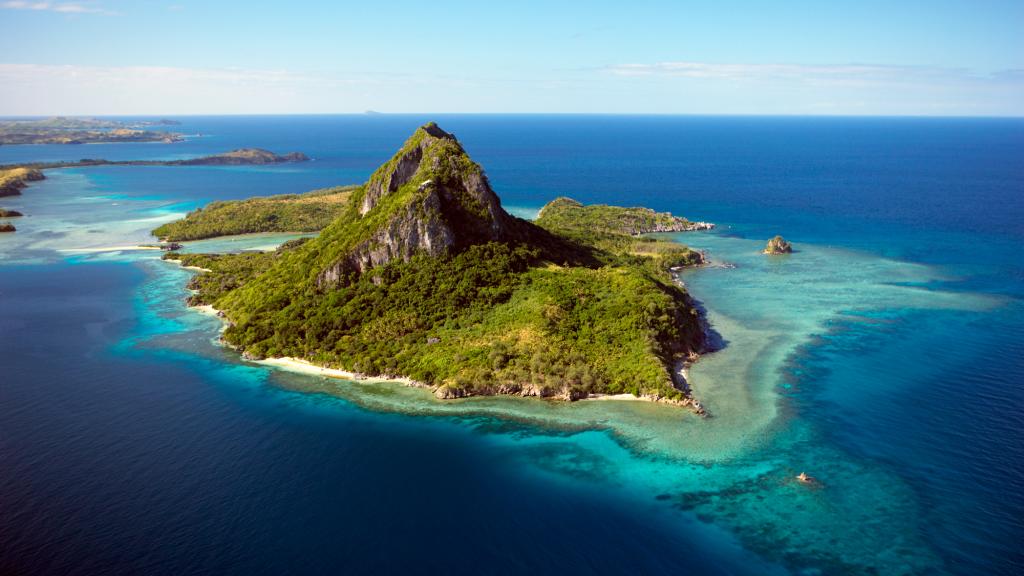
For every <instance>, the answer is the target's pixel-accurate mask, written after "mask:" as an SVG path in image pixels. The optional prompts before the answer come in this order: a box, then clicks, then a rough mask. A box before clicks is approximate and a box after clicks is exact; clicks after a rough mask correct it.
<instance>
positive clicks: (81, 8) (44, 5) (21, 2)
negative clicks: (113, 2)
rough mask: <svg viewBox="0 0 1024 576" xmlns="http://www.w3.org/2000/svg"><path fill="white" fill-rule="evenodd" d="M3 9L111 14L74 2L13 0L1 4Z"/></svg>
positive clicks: (90, 5) (89, 5)
mask: <svg viewBox="0 0 1024 576" xmlns="http://www.w3.org/2000/svg"><path fill="white" fill-rule="evenodd" d="M0 6H2V7H3V8H7V9H10V10H36V11H45V12H58V13H61V14H110V13H111V12H108V11H107V10H104V9H102V8H99V7H97V6H94V5H92V4H81V3H74V2H27V1H25V0H12V1H9V2H4V3H3V4H0Z"/></svg>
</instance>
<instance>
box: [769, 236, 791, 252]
mask: <svg viewBox="0 0 1024 576" xmlns="http://www.w3.org/2000/svg"><path fill="white" fill-rule="evenodd" d="M791 252H793V245H792V244H790V243H789V242H786V240H785V239H784V238H783V237H782V236H776V237H774V238H772V239H771V240H769V241H768V244H767V245H766V246H765V247H764V253H765V254H768V255H778V254H789V253H791Z"/></svg>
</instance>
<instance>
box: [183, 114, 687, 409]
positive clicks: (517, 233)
mask: <svg viewBox="0 0 1024 576" xmlns="http://www.w3.org/2000/svg"><path fill="white" fill-rule="evenodd" d="M593 208H594V207H585V206H583V205H582V204H580V203H578V202H575V201H572V200H568V199H558V200H556V201H554V202H552V203H550V204H548V205H547V206H546V207H545V208H544V210H542V212H541V214H540V217H539V218H538V219H537V221H536V222H535V223H534V222H528V221H525V220H522V219H519V218H516V217H513V216H511V215H510V214H508V213H507V212H506V211H505V210H504V209H503V208H502V206H501V203H500V200H499V198H498V196H497V195H496V194H495V193H494V191H493V190H492V189H491V186H490V183H489V181H488V179H487V177H486V175H485V174H484V171H483V169H482V168H481V167H480V166H479V165H478V164H476V163H475V162H474V161H472V160H471V159H470V157H469V156H468V154H467V153H466V152H465V150H464V149H463V148H462V146H461V145H460V144H459V142H458V141H457V140H456V138H455V137H454V136H453V135H451V134H449V133H447V132H445V131H444V130H442V129H441V128H440V127H438V126H437V125H436V124H434V123H429V124H426V125H424V126H422V127H421V128H419V129H417V130H416V131H415V133H414V134H413V135H412V136H411V137H410V138H409V139H408V140H407V141H406V142H405V144H404V145H403V146H402V147H401V149H400V150H399V151H398V152H397V154H395V156H394V157H392V158H391V159H390V160H389V161H388V162H386V163H384V164H383V165H382V166H381V167H380V168H378V169H377V170H376V171H375V172H374V173H373V175H372V176H371V177H370V179H369V180H368V181H367V182H366V183H365V184H364V185H362V186H359V187H357V188H354V189H352V190H351V192H350V196H349V199H348V202H347V203H345V204H344V206H343V208H342V212H341V214H340V215H339V216H338V217H337V218H335V219H334V220H333V221H332V222H331V223H330V224H329V225H328V226H326V227H325V228H324V229H323V230H322V232H321V233H320V234H319V236H317V237H315V238H312V239H299V240H297V241H293V242H289V243H286V244H284V245H282V246H281V247H280V248H278V249H277V250H275V251H273V252H247V253H241V254H180V253H171V254H167V255H165V256H164V258H165V259H168V260H175V261H177V262H178V263H180V264H182V265H184V266H189V267H193V268H199V269H202V270H204V271H203V272H200V273H198V274H197V275H196V276H195V277H193V279H192V280H191V282H190V284H189V287H190V288H192V289H193V290H194V291H195V293H194V294H193V295H192V296H191V297H190V298H189V304H191V305H203V306H210V307H212V308H213V309H215V310H217V311H218V314H219V315H221V316H222V317H223V318H224V320H225V322H226V324H227V325H226V327H225V330H224V332H223V336H222V338H223V341H224V342H225V343H226V344H227V345H230V346H232V347H234V348H236V349H238V350H239V351H240V352H241V353H242V354H243V355H244V356H245V357H246V358H249V359H252V360H256V361H259V360H264V359H267V360H269V359H276V362H278V363H281V362H284V363H292V364H299V365H305V366H309V365H315V366H320V367H325V368H332V369H338V370H344V371H348V372H351V373H352V374H359V375H366V376H374V377H383V378H390V379H397V380H402V381H404V382H405V383H407V384H411V385H417V386H425V387H429V388H430V389H432V390H433V392H434V394H435V395H436V396H437V397H438V398H443V399H453V398H463V397H467V396H474V395H494V394H507V395H516V396H533V397H544V398H557V399H563V400H578V399H583V398H588V397H592V396H602V395H630V397H639V398H644V399H648V400H655V401H661V402H669V403H674V404H679V405H685V406H689V407H690V409H691V410H693V411H695V412H698V413H700V412H702V409H701V408H700V407H699V403H697V402H696V401H695V400H694V399H693V398H692V396H691V393H690V390H689V388H688V387H687V386H686V383H685V380H684V379H683V378H682V375H681V373H682V372H681V368H682V367H683V366H684V365H685V363H687V362H691V361H693V360H695V359H696V358H697V355H698V354H699V353H700V352H701V351H702V350H703V349H704V345H705V334H704V329H703V324H702V320H701V318H700V313H699V309H698V306H697V305H696V303H695V302H694V301H693V300H692V299H691V298H690V296H689V295H688V294H687V292H686V290H685V288H684V287H683V286H682V284H681V283H679V282H677V281H676V279H675V277H674V275H673V273H672V269H673V268H677V267H679V266H683V265H696V264H700V263H701V262H702V261H703V258H702V256H701V254H700V253H699V252H696V251H694V250H691V249H689V248H687V247H686V246H684V245H682V244H679V243H676V242H669V241H666V240H662V239H658V238H652V237H649V236H636V235H635V234H640V233H642V232H644V231H646V230H651V231H655V230H657V229H658V227H659V226H660V224H658V223H657V222H656V220H657V219H656V220H655V223H654V224H650V223H648V224H642V225H638V224H637V223H636V222H635V221H634V218H633V217H632V216H634V215H635V214H636V213H637V212H636V210H637V209H633V208H617V207H611V206H601V207H597V209H593ZM581 214H582V215H585V217H586V219H585V220H584V221H582V222H581V221H579V220H577V217H579V216H580V215H581ZM602 214H603V216H601V215H602ZM671 222H672V223H673V225H676V224H678V222H677V221H676V220H672V221H671ZM652 226H653V228H652Z"/></svg>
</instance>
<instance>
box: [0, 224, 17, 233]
mask: <svg viewBox="0 0 1024 576" xmlns="http://www.w3.org/2000/svg"><path fill="white" fill-rule="evenodd" d="M15 230H16V228H15V227H14V224H11V223H9V222H0V232H14V231H15Z"/></svg>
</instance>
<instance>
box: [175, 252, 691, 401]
mask: <svg viewBox="0 0 1024 576" xmlns="http://www.w3.org/2000/svg"><path fill="white" fill-rule="evenodd" d="M161 262H173V263H174V264H175V265H177V266H178V267H179V268H183V269H186V270H193V271H198V272H209V270H207V269H205V268H200V267H198V266H183V265H182V264H181V261H179V260H162V259H161ZM185 307H186V308H187V309H189V310H194V311H195V312H197V313H200V314H203V315H205V316H215V317H216V318H218V319H220V321H221V332H223V330H224V328H226V327H227V325H228V320H227V318H226V317H225V315H224V313H223V312H222V311H220V310H218V309H217V308H215V307H214V306H213V305H212V304H200V305H194V306H193V305H188V304H186V306H185ZM217 343H218V344H219V345H221V346H224V347H227V348H231V349H233V350H236V351H237V348H235V347H234V346H232V345H231V344H230V343H228V342H226V341H224V339H223V337H219V338H217ZM239 356H240V357H241V358H242V359H243V360H245V361H246V362H251V363H253V364H260V365H263V366H267V367H271V368H276V369H279V370H285V371H288V372H295V373H299V374H307V375H312V376H322V377H325V378H335V379H338V380H348V381H351V382H372V383H388V384H401V385H403V386H408V387H411V388H425V389H428V390H430V391H431V392H432V393H433V396H434V397H435V398H437V399H438V400H449V399H453V398H473V397H497V396H505V397H509V398H534V399H537V400H545V399H555V400H563V401H566V402H570V403H572V402H586V401H595V402H608V401H623V402H652V403H656V404H668V405H671V406H678V407H680V408H687V409H688V410H689V411H690V412H692V413H693V414H694V415H696V416H700V417H701V418H705V417H707V416H708V413H707V411H706V410H705V409H704V407H703V406H701V404H700V402H699V401H697V399H696V398H694V397H693V394H692V391H691V389H690V386H689V383H688V381H687V379H686V376H687V368H688V367H689V365H690V364H691V363H692V362H693V359H692V357H691V358H687V359H680V360H677V361H676V362H675V363H674V364H673V366H672V373H671V378H672V382H673V386H675V387H676V389H677V390H679V391H680V392H681V393H682V394H683V399H681V400H677V399H674V398H665V397H662V396H651V395H642V396H636V395H633V394H629V393H622V394H604V393H594V394H587V396H585V397H582V398H570V397H567V396H566V395H565V394H552V395H550V396H544V395H542V394H540V392H539V390H538V389H537V388H536V387H535V386H533V385H526V386H523V387H522V388H521V389H520V390H519V391H518V393H514V392H508V393H506V392H502V391H501V390H500V389H499V390H497V391H495V393H492V394H465V395H459V396H454V397H449V396H446V395H439V394H438V392H439V391H442V390H445V389H446V387H445V385H443V384H442V385H439V386H431V385H430V384H427V383H425V382H419V381H416V380H413V379H411V378H408V377H405V376H369V375H367V374H362V373H359V372H352V371H349V370H343V369H341V368H329V367H326V366H320V365H318V364H314V363H312V362H309V361H307V360H302V359H299V358H293V357H290V356H280V357H274V358H260V359H256V358H251V357H248V356H247V355H246V354H245V352H240V353H239ZM680 378H681V379H682V385H683V387H682V388H679V379H680ZM533 392H536V393H533Z"/></svg>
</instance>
